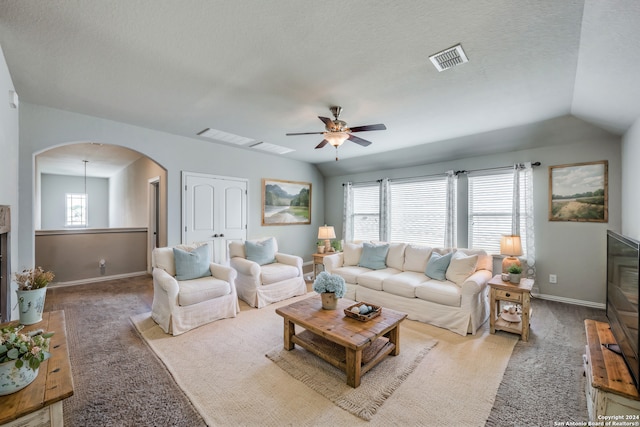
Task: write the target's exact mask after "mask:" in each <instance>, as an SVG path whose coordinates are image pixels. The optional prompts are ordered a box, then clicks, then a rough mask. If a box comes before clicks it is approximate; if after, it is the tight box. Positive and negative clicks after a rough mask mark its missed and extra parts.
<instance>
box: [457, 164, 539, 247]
mask: <svg viewBox="0 0 640 427" xmlns="http://www.w3.org/2000/svg"><path fill="white" fill-rule="evenodd" d="M526 188H527V182H526V175H525V174H523V173H520V194H521V195H524V194H525V192H526ZM525 199H526V198H525V197H520V231H519V233H520V239H521V241H522V250H523V251H524V253H525V254H526V248H527V244H526V237H527V236H526V232H525V227H526V215H525V212H526V209H525ZM512 205H513V170H508V171H505V172H500V173H492V174H482V175H475V174H470V175H469V247H470V248H482V249H485V250H486V251H487V253H489V254H493V255H497V254H500V237H501V236H502V235H504V234H511V217H512Z"/></svg>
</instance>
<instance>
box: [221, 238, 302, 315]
mask: <svg viewBox="0 0 640 427" xmlns="http://www.w3.org/2000/svg"><path fill="white" fill-rule="evenodd" d="M269 239H272V241H269ZM251 243H253V244H254V245H258V246H260V245H262V244H266V245H267V246H269V248H270V249H271V251H272V252H273V253H271V254H270V256H268V257H267V258H270V259H269V260H268V261H267V263H265V264H263V265H260V263H258V262H255V261H251V260H249V259H247V253H246V251H245V242H230V243H229V257H230V258H231V260H230V264H231V267H233V268H234V269H235V270H236V272H237V273H238V277H237V279H236V287H237V291H238V297H239V298H240V299H242V300H243V301H245V302H246V303H247V304H249V305H250V306H251V307H256V308H262V307H265V306H267V305H269V304H271V303H274V302H277V301H282V300H285V299H287V298H291V297H294V296H297V295H304V294H305V293H306V292H307V286H306V284H305V282H304V277H303V276H302V258H300V257H299V256H296V255H287V254H281V253H278V243H277V241H276V239H275V238H273V237H269V238H267V239H261V240H249V244H251ZM270 261H275V262H270Z"/></svg>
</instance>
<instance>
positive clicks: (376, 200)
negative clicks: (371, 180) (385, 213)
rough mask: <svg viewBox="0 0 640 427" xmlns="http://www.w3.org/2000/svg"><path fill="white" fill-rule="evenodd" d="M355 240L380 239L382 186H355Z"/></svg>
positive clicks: (353, 191) (353, 192) (353, 190)
mask: <svg viewBox="0 0 640 427" xmlns="http://www.w3.org/2000/svg"><path fill="white" fill-rule="evenodd" d="M352 194H353V240H379V239H380V185H379V184H375V185H368V186H355V185H354V186H353V189H352Z"/></svg>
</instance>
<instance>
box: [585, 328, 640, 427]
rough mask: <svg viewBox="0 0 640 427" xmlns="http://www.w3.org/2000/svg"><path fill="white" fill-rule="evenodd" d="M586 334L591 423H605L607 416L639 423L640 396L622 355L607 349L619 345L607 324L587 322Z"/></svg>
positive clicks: (587, 385) (587, 383)
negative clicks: (622, 417)
mask: <svg viewBox="0 0 640 427" xmlns="http://www.w3.org/2000/svg"><path fill="white" fill-rule="evenodd" d="M584 326H585V329H586V332H587V346H586V354H585V355H584V372H585V375H586V377H587V381H586V386H585V387H586V389H585V391H586V396H587V409H588V411H589V420H590V421H594V422H595V421H602V417H603V416H605V415H620V416H624V415H627V416H632V418H624V419H623V421H625V420H626V421H631V422H638V421H639V420H640V418H638V417H640V395H639V394H638V389H636V386H635V384H634V383H633V379H632V378H631V373H630V372H629V368H627V365H626V364H625V362H624V359H623V358H622V356H621V355H619V354H616V353H614V352H613V351H611V350H608V349H606V348H604V345H605V344H616V340H615V338H614V337H613V334H612V333H611V328H610V327H609V324H608V323H604V322H597V321H595V320H589V319H587V320H585V321H584Z"/></svg>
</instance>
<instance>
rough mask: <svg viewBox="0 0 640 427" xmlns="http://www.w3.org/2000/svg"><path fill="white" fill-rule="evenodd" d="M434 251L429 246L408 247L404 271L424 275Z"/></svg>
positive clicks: (405, 251)
mask: <svg viewBox="0 0 640 427" xmlns="http://www.w3.org/2000/svg"><path fill="white" fill-rule="evenodd" d="M432 250H433V249H431V248H430V247H429V246H420V245H407V248H406V249H405V250H404V265H403V267H402V269H403V270H404V271H415V272H416V273H424V271H425V270H426V268H427V261H429V257H430V256H431V251H432Z"/></svg>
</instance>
